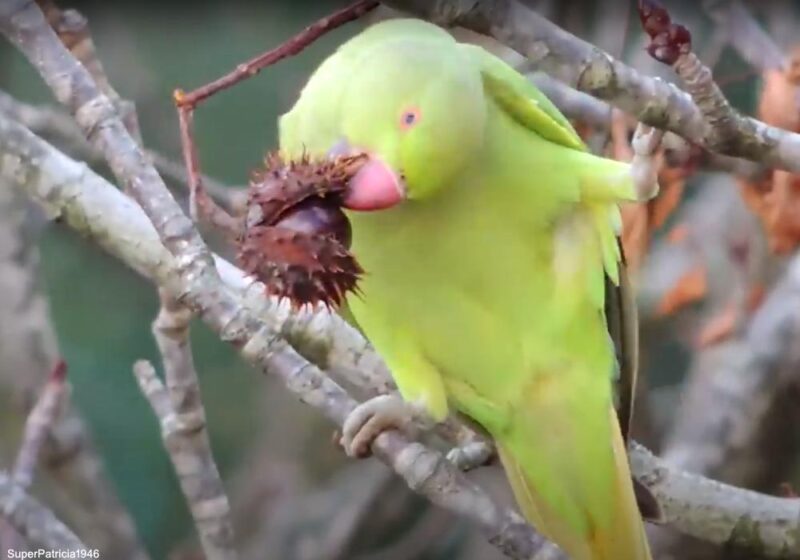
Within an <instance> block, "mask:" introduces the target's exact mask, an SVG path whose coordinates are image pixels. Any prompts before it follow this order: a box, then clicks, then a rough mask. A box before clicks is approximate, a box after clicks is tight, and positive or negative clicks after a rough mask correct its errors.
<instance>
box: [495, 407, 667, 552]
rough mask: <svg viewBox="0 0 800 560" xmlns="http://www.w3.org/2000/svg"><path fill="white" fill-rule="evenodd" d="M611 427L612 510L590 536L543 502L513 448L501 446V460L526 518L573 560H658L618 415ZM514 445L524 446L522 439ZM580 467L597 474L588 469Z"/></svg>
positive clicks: (566, 476)
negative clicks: (639, 503) (633, 481)
mask: <svg viewBox="0 0 800 560" xmlns="http://www.w3.org/2000/svg"><path fill="white" fill-rule="evenodd" d="M611 422H612V425H613V427H612V430H611V432H612V440H613V446H612V447H613V452H614V457H613V460H614V463H615V464H614V476H613V480H612V481H611V484H612V485H613V489H612V492H611V494H610V495H611V500H610V501H609V502H608V504H607V505H608V507H607V512H606V515H605V516H604V517H605V519H604V520H600V519H590V520H589V522H590V523H589V525H590V526H591V527H592V528H591V529H590V530H588V531H581V530H579V529H576V528H575V526H574V524H571V523H569V522H568V521H567V520H565V519H563V516H561V515H559V514H558V513H557V512H556V511H555V508H553V507H551V506H550V505H549V504H548V503H547V502H546V501H545V500H544V499H543V498H542V495H541V493H540V492H537V487H536V484H535V483H534V481H533V480H532V477H530V476H528V474H526V473H527V472H528V471H529V470H530V469H526V466H525V465H523V464H521V462H520V461H519V460H518V458H517V457H518V454H516V455H515V454H514V453H512V449H511V447H512V446H509V445H506V444H505V443H504V442H503V441H502V440H499V441H497V445H498V450H499V454H500V459H501V461H502V463H503V466H504V468H505V471H506V476H507V477H508V480H509V483H510V485H511V488H512V490H513V492H514V496H515V498H516V501H517V504H518V505H519V508H520V510H521V511H522V513H523V515H524V516H525V518H526V519H527V520H528V522H530V523H531V524H532V525H533V526H534V527H535V528H536V529H537V530H538V531H540V532H541V533H542V534H544V535H545V536H547V537H548V538H549V539H550V540H552V541H553V542H555V543H556V544H558V545H559V546H560V547H561V548H562V549H563V550H564V551H565V552H566V553H567V554H569V556H570V558H572V559H573V560H652V557H651V555H650V549H649V546H648V543H647V536H646V535H645V531H644V524H643V522H642V518H641V515H640V514H639V510H638V508H637V505H636V499H635V496H634V491H633V487H632V484H631V475H630V469H629V467H628V459H627V454H626V451H625V445H624V443H623V440H622V435H621V433H620V431H619V425H618V423H617V419H616V415H615V414H614V412H613V410H612V411H611ZM545 429H547V428H545ZM514 439H515V440H516V441H518V439H517V437H515V438H514ZM540 458H541V457H540ZM575 467H576V469H580V468H583V469H585V468H592V466H591V465H587V464H583V465H575ZM534 470H535V467H534ZM561 474H562V477H559V480H568V479H569V478H571V477H570V474H572V473H568V472H565V473H561ZM552 481H553V479H551V482H552ZM587 499H588V497H587Z"/></svg>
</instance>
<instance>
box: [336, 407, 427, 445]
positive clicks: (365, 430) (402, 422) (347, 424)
mask: <svg viewBox="0 0 800 560" xmlns="http://www.w3.org/2000/svg"><path fill="white" fill-rule="evenodd" d="M420 420H425V414H424V412H423V411H421V410H420V407H419V406H415V405H414V404H412V403H408V402H406V401H404V400H403V399H402V397H400V396H397V395H380V396H377V397H374V398H372V399H370V400H368V401H366V402H363V403H361V404H360V405H358V406H357V407H356V408H355V409H353V412H351V413H350V414H349V415H348V416H347V418H346V419H345V421H344V425H343V426H342V437H341V439H340V443H341V445H342V447H344V450H345V452H346V453H347V454H348V455H349V456H350V457H368V456H369V454H370V446H371V445H372V442H373V441H375V438H377V437H378V436H379V435H380V434H381V433H382V432H384V431H386V430H391V429H396V430H400V431H402V432H405V433H411V432H413V431H415V430H414V428H415V422H416V421H420Z"/></svg>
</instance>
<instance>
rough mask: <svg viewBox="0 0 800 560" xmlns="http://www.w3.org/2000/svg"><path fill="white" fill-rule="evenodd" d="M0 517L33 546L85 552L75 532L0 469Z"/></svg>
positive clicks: (84, 547) (85, 549)
mask: <svg viewBox="0 0 800 560" xmlns="http://www.w3.org/2000/svg"><path fill="white" fill-rule="evenodd" d="M0 516H2V518H4V519H6V520H7V521H8V523H9V524H10V525H11V526H12V527H13V528H14V529H15V530H16V531H17V532H18V533H19V534H20V535H22V536H23V537H24V538H25V539H26V540H27V542H28V543H30V544H31V545H33V546H35V547H42V548H48V549H50V550H64V551H66V550H75V551H88V550H87V548H86V546H85V545H84V544H83V543H82V542H81V540H80V539H79V538H78V537H77V536H75V534H74V533H73V532H72V531H71V530H70V529H69V528H68V527H67V526H66V525H64V524H63V523H62V522H61V521H59V520H58V519H57V518H56V517H55V515H53V513H52V512H51V511H50V510H48V509H47V508H46V507H44V506H43V505H41V504H40V503H39V502H38V501H37V500H36V499H34V498H32V497H31V496H29V495H28V494H26V493H25V491H24V490H23V489H22V488H20V486H19V485H17V484H15V483H14V481H13V480H11V477H10V476H9V475H8V474H7V473H4V472H2V471H0Z"/></svg>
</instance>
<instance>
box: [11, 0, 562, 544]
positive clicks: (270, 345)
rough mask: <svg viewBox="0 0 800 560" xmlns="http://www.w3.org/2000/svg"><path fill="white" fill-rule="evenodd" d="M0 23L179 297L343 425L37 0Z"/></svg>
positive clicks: (425, 483)
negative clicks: (104, 170)
mask: <svg viewBox="0 0 800 560" xmlns="http://www.w3.org/2000/svg"><path fill="white" fill-rule="evenodd" d="M0 29H1V30H2V31H3V33H4V34H5V35H6V37H7V38H8V39H9V40H11V41H12V43H14V44H15V45H16V46H17V47H18V48H19V49H20V50H21V51H22V52H23V53H24V54H25V55H26V56H27V58H28V60H29V61H30V62H31V64H33V65H34V66H35V68H36V69H37V70H38V71H39V72H40V74H41V75H42V77H43V78H44V79H45V81H46V82H47V83H48V85H49V86H50V87H51V89H52V90H53V92H54V93H55V95H56V97H57V99H58V100H59V101H60V102H62V103H64V104H65V105H67V106H68V107H69V108H70V110H71V111H72V112H73V113H74V115H75V117H76V120H77V121H78V123H79V124H80V125H81V128H82V129H83V130H84V132H85V133H86V134H87V137H88V138H89V139H90V141H91V142H92V143H93V144H95V145H96V146H98V147H99V148H100V149H101V150H102V151H103V153H104V154H105V156H106V158H107V161H108V163H109V166H110V168H111V170H112V171H113V172H114V174H115V176H116V177H117V179H118V180H119V182H120V183H121V184H122V185H125V187H126V188H127V189H129V190H130V192H131V194H132V195H133V196H134V198H135V199H136V200H137V202H139V204H140V205H141V207H142V209H143V210H144V212H145V214H147V216H148V218H149V219H150V220H151V222H152V224H153V226H154V227H155V229H156V231H157V232H158V234H159V237H160V239H161V242H162V243H163V244H164V246H165V247H166V248H167V249H168V250H169V251H170V253H171V254H172V255H173V256H174V258H175V263H176V265H177V271H178V277H179V279H180V281H181V286H180V289H179V291H178V292H177V293H178V294H179V297H180V300H181V301H182V302H184V303H186V304H187V305H189V306H190V307H191V308H192V309H193V310H195V311H197V312H198V313H199V314H200V316H201V317H202V318H203V320H204V321H205V322H206V323H207V324H208V325H209V326H210V327H211V328H212V329H213V330H214V331H215V332H217V333H218V335H219V336H220V337H221V338H222V339H223V340H226V341H228V342H230V343H232V344H233V345H234V346H235V347H236V348H238V349H239V350H240V351H241V353H242V355H243V356H244V357H245V359H247V361H248V362H250V363H253V364H254V365H258V366H259V367H260V368H262V369H263V370H264V371H266V372H269V373H271V374H273V375H278V376H279V377H280V378H281V379H282V380H283V381H284V383H285V384H286V385H287V387H288V388H289V389H290V390H292V391H293V392H295V393H296V394H298V395H299V396H300V397H301V398H302V399H303V400H304V402H306V403H308V404H310V405H312V406H315V407H317V408H319V409H320V410H321V411H322V412H323V413H324V414H325V415H326V416H327V417H328V418H329V419H330V420H333V421H334V422H336V423H337V424H338V425H340V426H341V424H342V423H343V422H344V419H345V418H346V416H347V415H348V414H349V413H350V412H351V411H352V410H353V409H354V408H355V406H356V404H357V403H356V401H354V400H353V399H352V398H350V397H349V395H347V393H346V392H345V391H344V390H343V389H342V388H341V387H340V386H339V385H338V384H336V383H335V382H333V381H332V380H330V379H329V378H328V377H327V376H326V375H325V374H324V373H323V372H322V371H321V370H320V369H319V368H317V367H316V366H314V365H312V364H310V363H309V362H307V361H306V360H305V359H303V358H302V357H301V356H300V355H298V354H297V353H296V351H295V350H294V349H293V348H292V347H291V346H289V344H288V343H286V342H285V341H284V340H282V339H281V338H280V337H279V336H278V333H275V332H273V331H272V330H271V329H270V327H269V325H268V324H267V323H265V322H264V321H262V320H261V319H259V318H258V317H257V316H255V315H254V314H253V313H252V312H250V311H248V310H247V309H246V308H244V307H243V306H242V305H241V302H240V301H239V300H238V298H237V297H236V296H235V295H234V294H233V293H232V292H231V291H230V290H229V289H227V288H226V287H225V286H224V284H223V283H222V281H221V279H220V277H219V275H218V273H217V270H216V268H215V267H214V260H213V257H212V255H211V253H210V252H209V251H208V249H207V247H206V246H205V244H204V243H203V240H202V239H201V238H200V235H199V233H198V232H197V230H196V229H195V228H194V226H193V224H192V222H191V221H190V220H189V219H188V218H187V217H186V216H185V215H184V214H183V213H182V212H181V210H180V207H179V206H178V205H177V204H176V202H175V200H174V199H173V198H172V197H171V195H170V194H169V191H168V190H167V188H166V186H165V185H164V183H163V182H162V180H161V178H160V177H159V176H158V174H157V173H156V171H155V169H153V167H152V165H150V163H149V162H148V160H147V158H146V157H145V155H144V154H143V153H142V151H141V149H140V148H139V146H138V145H137V143H136V141H135V140H134V139H133V138H131V136H130V135H129V134H128V133H127V131H126V130H125V127H124V126H123V125H122V122H121V121H120V119H119V118H118V117H117V115H116V112H115V109H114V107H113V104H112V103H111V102H110V101H109V100H108V98H107V97H105V96H104V95H103V94H102V93H101V92H100V91H99V90H98V89H97V87H96V86H95V85H94V83H93V82H92V79H91V76H90V75H89V74H88V72H86V70H85V69H84V68H83V67H82V66H81V65H80V64H79V63H78V62H77V61H76V60H75V59H74V58H73V57H72V56H71V55H70V54H69V53H68V52H67V51H66V50H65V49H64V48H63V45H61V43H60V42H59V41H58V38H57V37H56V36H55V35H54V34H53V32H52V30H51V29H50V28H49V27H48V26H47V25H46V22H45V21H44V19H43V17H42V15H41V13H40V11H39V10H38V8H37V7H36V6H35V5H34V4H33V3H32V2H31V1H29V0H20V1H13V2H8V3H5V4H2V5H0ZM373 451H374V452H375V455H376V456H378V457H379V458H380V459H381V460H383V461H384V462H386V463H387V464H389V465H390V466H391V467H392V468H393V469H394V470H395V471H396V472H397V473H398V474H400V475H401V476H402V477H403V478H404V479H405V480H406V482H407V483H408V484H409V486H410V487H411V488H412V489H414V490H415V491H417V492H420V493H422V494H424V495H425V496H427V497H428V498H429V499H431V501H433V502H434V503H436V504H438V505H441V506H442V507H446V508H448V509H452V510H454V511H456V512H458V513H460V514H461V515H464V516H466V517H468V518H470V519H472V520H473V521H475V522H477V523H478V525H479V526H480V527H481V528H482V529H483V530H484V532H485V533H486V534H487V535H488V537H489V539H490V541H491V542H492V543H493V544H495V545H496V546H498V547H499V548H500V549H501V550H503V551H504V552H506V553H507V554H509V555H511V556H513V557H518V558H532V557H533V556H534V554H537V553H542V554H546V553H548V552H546V551H550V550H552V549H553V548H552V545H551V544H550V543H548V542H547V541H546V540H545V539H544V538H543V537H541V536H540V535H538V534H537V533H535V532H534V531H533V530H532V529H531V528H530V527H529V526H528V525H527V524H526V523H525V522H524V521H523V520H522V518H521V517H520V516H519V515H518V514H516V513H514V512H512V511H511V510H509V509H503V508H501V507H499V506H498V505H497V504H495V503H494V502H493V501H492V500H491V498H489V496H488V495H487V494H486V493H485V492H484V491H483V490H482V489H481V488H480V487H478V486H477V485H475V484H473V483H471V482H470V481H469V480H467V479H466V478H465V477H464V476H463V475H462V474H461V473H460V472H457V471H456V470H455V469H454V468H453V467H452V466H451V465H450V464H449V463H448V462H447V461H446V460H445V459H444V457H442V456H441V455H440V454H438V453H436V452H433V451H431V450H429V449H427V448H425V447H424V446H422V445H420V444H419V443H415V442H412V441H409V440H408V439H407V438H405V437H404V436H402V435H401V434H399V433H398V432H396V431H390V432H385V433H384V434H382V435H381V436H380V437H379V438H378V439H377V440H376V441H375V443H374V445H373ZM540 557H541V556H540Z"/></svg>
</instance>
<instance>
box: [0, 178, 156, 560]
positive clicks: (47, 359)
mask: <svg viewBox="0 0 800 560" xmlns="http://www.w3.org/2000/svg"><path fill="white" fill-rule="evenodd" d="M20 194H23V193H20V192H18V191H17V190H15V189H14V188H13V187H12V183H11V182H10V181H8V180H7V179H5V178H2V179H0V269H2V270H0V293H2V297H0V337H1V338H0V339H1V340H2V343H0V363H2V364H3V367H2V368H0V373H1V374H2V375H0V383H2V385H3V387H2V388H3V389H4V391H5V392H6V393H8V394H10V395H11V397H12V400H13V401H14V403H15V404H16V405H17V406H9V407H6V410H4V411H3V420H6V419H10V418H11V417H12V416H14V415H22V417H23V418H24V417H25V416H26V415H27V414H28V412H29V411H30V408H31V407H32V406H33V405H34V403H35V402H36V398H37V395H38V393H39V391H40V389H41V387H42V385H43V384H44V383H45V379H46V378H47V374H48V372H49V371H50V369H51V367H52V364H53V363H54V362H55V361H56V360H57V359H58V357H59V355H60V353H59V351H58V346H57V342H56V336H55V332H54V330H53V325H52V322H51V318H50V312H49V309H48V302H47V298H46V297H45V296H44V294H43V293H42V290H41V286H40V285H39V284H40V274H39V272H40V271H39V254H38V250H37V246H36V242H37V234H36V228H33V227H32V226H31V221H32V220H31V212H30V211H31V208H30V206H29V203H28V200H27V199H26V198H25V197H24V196H19V195H20ZM68 397H69V395H68V394H67V395H64V398H63V403H62V407H61V409H62V412H61V414H59V417H58V421H57V422H56V423H55V424H54V425H53V426H52V427H51V429H50V430H49V432H48V435H47V437H46V438H45V441H44V446H43V448H42V452H41V459H40V462H41V465H42V467H43V469H44V471H45V473H46V476H47V479H48V481H52V482H54V483H55V485H56V488H57V490H58V491H57V492H55V493H54V494H53V500H54V507H55V508H56V509H65V511H68V513H66V514H65V515H67V517H66V518H65V521H67V522H68V523H74V524H75V529H76V530H77V531H78V532H79V533H81V534H82V535H83V537H84V538H85V539H86V540H87V542H89V544H91V545H92V546H95V547H98V548H99V549H100V550H102V551H103V554H106V555H110V556H112V557H116V558H128V559H130V560H133V559H138V560H142V559H146V558H147V555H146V553H145V552H144V547H143V546H142V545H141V543H140V542H139V541H138V538H137V535H136V530H135V528H134V525H133V521H132V520H131V518H130V515H129V514H128V512H127V511H126V510H125V508H124V507H123V506H122V504H121V503H120V501H119V499H118V497H117V495H116V493H115V491H114V488H113V486H112V484H111V482H110V481H109V479H108V476H107V474H106V472H105V469H104V465H103V463H102V460H101V458H100V456H99V454H98V452H97V450H96V449H95V447H94V445H93V443H92V440H91V437H90V435H89V433H88V430H87V428H86V425H85V424H84V422H83V421H82V419H81V417H80V415H79V413H78V411H77V410H76V409H75V407H74V406H73V405H72V403H71V402H70V399H69V398H68ZM45 473H43V474H45ZM56 501H57V503H56Z"/></svg>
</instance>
